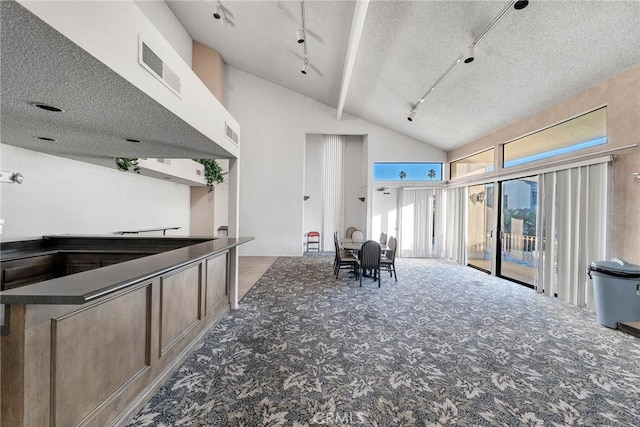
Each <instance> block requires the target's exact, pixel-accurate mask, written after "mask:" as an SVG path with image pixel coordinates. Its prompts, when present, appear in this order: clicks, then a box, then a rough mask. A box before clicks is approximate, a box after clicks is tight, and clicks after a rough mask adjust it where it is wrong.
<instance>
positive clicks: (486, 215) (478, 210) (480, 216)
mask: <svg viewBox="0 0 640 427" xmlns="http://www.w3.org/2000/svg"><path fill="white" fill-rule="evenodd" d="M493 190H494V185H493V184H482V185H474V186H470V187H469V189H468V194H469V196H468V201H467V264H469V265H470V266H471V267H475V268H478V269H480V270H484V271H486V272H488V273H489V272H491V261H492V257H493V252H494V251H493V218H494V215H495V212H494V206H493Z"/></svg>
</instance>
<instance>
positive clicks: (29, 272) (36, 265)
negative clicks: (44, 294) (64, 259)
mask: <svg viewBox="0 0 640 427" xmlns="http://www.w3.org/2000/svg"><path fill="white" fill-rule="evenodd" d="M56 266H57V264H56V256H55V255H41V256H37V257H32V258H24V259H19V260H15V261H6V262H3V263H2V287H1V289H2V290H6V289H11V288H15V287H18V286H23V285H28V284H30V283H36V282H41V281H43V280H48V279H53V278H54V277H57V276H58V275H57V268H56Z"/></svg>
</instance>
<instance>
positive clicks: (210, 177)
mask: <svg viewBox="0 0 640 427" xmlns="http://www.w3.org/2000/svg"><path fill="white" fill-rule="evenodd" d="M193 160H195V161H196V162H198V163H200V164H201V165H203V166H204V179H205V182H206V185H207V188H209V192H211V191H213V190H214V184H220V183H222V182H224V176H225V175H226V174H227V173H226V172H224V171H223V170H222V166H220V165H219V164H218V162H217V161H216V159H193Z"/></svg>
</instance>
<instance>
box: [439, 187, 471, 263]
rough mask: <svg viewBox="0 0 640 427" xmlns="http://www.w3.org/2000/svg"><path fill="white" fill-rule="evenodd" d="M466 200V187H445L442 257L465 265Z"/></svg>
mask: <svg viewBox="0 0 640 427" xmlns="http://www.w3.org/2000/svg"><path fill="white" fill-rule="evenodd" d="M466 200H467V188H466V187H458V188H447V189H446V191H445V206H446V207H445V212H444V216H445V230H446V231H445V238H444V257H445V258H447V259H450V260H453V261H455V262H457V263H458V264H462V265H465V264H466V263H467V260H466V247H465V245H466V239H465V236H466V229H467V221H466V214H465V212H466V209H465V207H466Z"/></svg>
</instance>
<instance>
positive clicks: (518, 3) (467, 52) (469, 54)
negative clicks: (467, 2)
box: [407, 0, 529, 122]
mask: <svg viewBox="0 0 640 427" xmlns="http://www.w3.org/2000/svg"><path fill="white" fill-rule="evenodd" d="M528 5H529V1H528V0H511V2H510V3H509V5H508V6H507V7H505V8H504V9H503V10H502V12H500V14H499V15H498V16H496V17H495V18H494V20H493V21H491V23H490V24H489V25H488V26H487V28H485V29H484V31H482V33H480V35H479V36H478V37H476V39H475V40H474V41H473V42H472V43H471V44H470V45H469V46H467V47H466V48H465V49H464V51H463V52H462V53H461V54H460V56H458V57H457V58H456V60H455V61H454V62H453V64H451V65H450V66H449V68H448V69H447V71H445V72H444V73H443V74H442V75H441V76H440V77H439V78H438V80H436V82H435V83H434V84H433V85H432V86H431V87H430V88H429V90H428V91H427V92H426V93H425V94H424V95H422V97H421V98H420V99H418V101H417V102H416V103H415V104H413V106H412V107H411V111H410V112H409V116H408V117H407V120H409V121H410V122H412V121H413V118H414V117H415V115H416V109H417V108H418V106H419V105H420V104H422V103H423V102H424V100H425V98H426V97H427V95H429V94H430V93H431V92H433V90H434V89H435V88H436V86H438V84H440V82H441V81H442V80H444V78H445V77H446V76H447V74H449V72H450V71H451V70H453V68H454V67H455V66H456V65H458V64H459V63H460V61H464V63H465V64H469V63H471V62H473V61H474V60H475V58H476V57H475V54H474V52H473V50H474V47H475V46H476V44H477V43H478V42H479V41H480V39H481V38H483V37H484V36H485V35H486V34H487V33H488V32H489V30H491V29H492V28H493V27H494V25H496V24H497V23H498V21H499V20H500V18H502V16H503V15H504V14H505V13H507V12H508V11H509V9H511V7H513V8H514V9H515V10H522V9H524V8H525V7H527V6H528Z"/></svg>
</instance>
